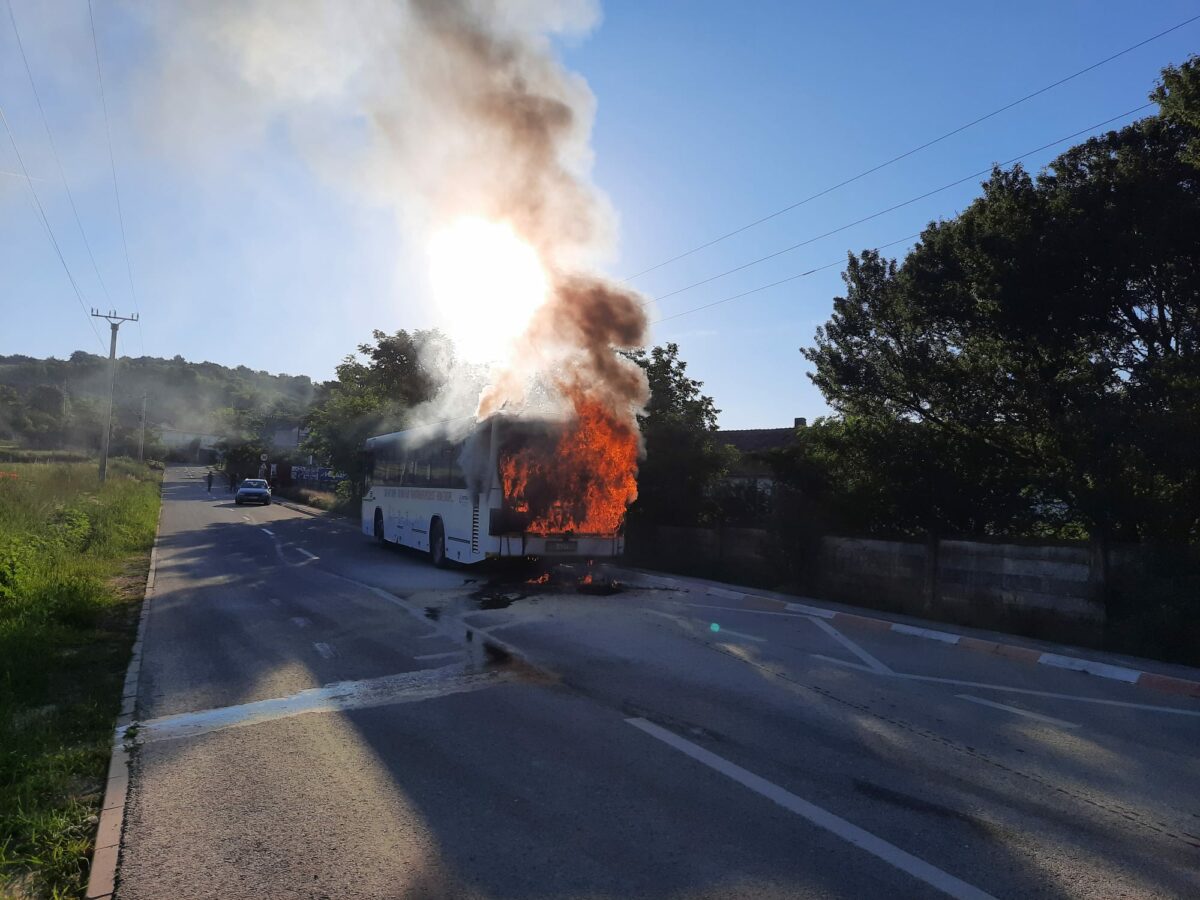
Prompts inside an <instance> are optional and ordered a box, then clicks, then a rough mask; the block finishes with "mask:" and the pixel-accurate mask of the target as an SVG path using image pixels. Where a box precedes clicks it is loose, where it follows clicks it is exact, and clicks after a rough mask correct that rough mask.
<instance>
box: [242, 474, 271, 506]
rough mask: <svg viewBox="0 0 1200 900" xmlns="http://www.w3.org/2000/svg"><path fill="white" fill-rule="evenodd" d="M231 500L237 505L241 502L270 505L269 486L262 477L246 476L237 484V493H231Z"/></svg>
mask: <svg viewBox="0 0 1200 900" xmlns="http://www.w3.org/2000/svg"><path fill="white" fill-rule="evenodd" d="M233 502H234V503H236V504H237V505H238V506H241V505H242V504H243V503H261V504H262V505H263V506H270V505H271V486H270V485H269V484H267V482H266V481H264V480H263V479H262V478H247V479H246V480H245V481H243V482H242V483H241V484H239V485H238V489H237V493H236V494H234V495H233Z"/></svg>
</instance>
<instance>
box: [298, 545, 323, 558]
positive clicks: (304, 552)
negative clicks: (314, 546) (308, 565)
mask: <svg viewBox="0 0 1200 900" xmlns="http://www.w3.org/2000/svg"><path fill="white" fill-rule="evenodd" d="M296 549H297V550H298V551H300V552H301V553H303V554H304V555H305V556H307V557H308V558H309V559H320V558H321V557H319V556H317V554H315V553H309V552H308V551H307V550H305V549H304V548H303V547H297V548H296Z"/></svg>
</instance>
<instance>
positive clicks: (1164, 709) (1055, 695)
mask: <svg viewBox="0 0 1200 900" xmlns="http://www.w3.org/2000/svg"><path fill="white" fill-rule="evenodd" d="M811 655H812V656H813V657H815V658H816V659H821V660H824V661H825V662H831V663H836V664H837V665H839V666H845V667H846V668H847V669H858V670H859V671H861V672H868V673H870V674H872V675H883V676H884V677H887V678H900V679H902V680H904V681H927V682H929V683H930V684H950V685H954V686H955V687H970V688H978V689H980V690H987V691H1003V692H1005V693H1008V694H1023V695H1025V696H1027V697H1049V698H1050V699H1052V700H1071V701H1073V702H1075V703H1095V704H1097V705H1099V706H1115V707H1118V708H1120V709H1140V710H1145V711H1146V712H1157V713H1167V714H1169V715H1174V716H1192V717H1193V718H1200V709H1179V708H1178V707H1175V706H1155V705H1154V704H1153V703H1130V702H1129V701H1127V700H1106V699H1104V698H1102V697H1081V696H1079V695H1078V694H1062V693H1059V692H1057V691H1035V690H1033V689H1032V688H1019V687H1009V686H1008V685H1005V684H988V683H987V682H984V681H964V680H962V679H960V678H939V677H937V676H936V675H909V674H907V673H906V672H874V671H872V670H871V669H868V668H867V667H866V666H860V665H859V664H858V663H852V662H847V661H846V660H844V659H835V658H834V657H832V656H823V655H821V654H820V653H813V654H811Z"/></svg>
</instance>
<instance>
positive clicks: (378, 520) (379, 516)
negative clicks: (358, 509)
mask: <svg viewBox="0 0 1200 900" xmlns="http://www.w3.org/2000/svg"><path fill="white" fill-rule="evenodd" d="M375 540H377V541H379V543H381V544H382V543H385V542H386V540H387V539H386V538H385V537H384V536H383V510H381V509H377V510H375Z"/></svg>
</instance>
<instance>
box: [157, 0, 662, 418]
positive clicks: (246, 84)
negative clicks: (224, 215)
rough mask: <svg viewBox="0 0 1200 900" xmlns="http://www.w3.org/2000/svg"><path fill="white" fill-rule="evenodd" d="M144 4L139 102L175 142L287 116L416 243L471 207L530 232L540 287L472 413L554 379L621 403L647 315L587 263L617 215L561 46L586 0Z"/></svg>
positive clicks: (567, 399) (327, 170) (563, 387)
mask: <svg viewBox="0 0 1200 900" xmlns="http://www.w3.org/2000/svg"><path fill="white" fill-rule="evenodd" d="M145 14H146V15H147V16H149V17H150V20H149V21H150V23H151V26H152V29H153V31H154V34H155V35H156V44H157V47H158V64H157V66H156V68H155V71H154V73H153V77H152V78H151V79H149V80H148V82H147V86H146V87H147V91H148V92H149V93H150V94H151V95H152V96H154V97H156V98H157V100H158V102H157V103H154V104H151V107H150V108H151V110H152V111H151V113H150V114H151V115H152V116H153V117H154V121H155V122H156V127H160V128H161V129H162V130H161V131H160V137H161V138H162V139H163V140H166V141H168V142H169V144H170V148H171V151H172V152H183V150H182V148H192V149H193V150H199V152H201V153H203V152H205V149H203V148H209V149H211V148H212V145H213V143H214V140H224V139H228V138H229V137H230V136H231V135H232V136H235V137H237V136H240V137H242V138H245V139H250V140H255V141H262V140H270V139H272V136H273V135H276V134H277V133H279V132H282V133H283V134H286V136H287V139H288V140H289V141H290V142H291V143H292V144H293V145H294V146H295V147H296V148H297V149H298V151H299V152H300V153H301V154H302V155H303V157H304V158H305V159H306V160H307V161H308V163H309V164H310V165H311V167H312V168H313V169H314V171H316V172H317V173H319V174H320V175H321V176H322V177H323V178H325V179H327V180H328V181H329V182H331V183H333V184H337V185H339V186H341V187H344V188H346V189H347V190H350V191H352V192H353V193H354V194H355V195H356V196H358V197H359V198H361V199H363V200H365V201H367V202H369V203H372V204H376V205H382V206H386V207H388V208H390V209H392V210H393V211H394V212H395V214H396V216H397V220H398V222H399V223H400V225H401V226H402V229H403V233H404V234H405V235H406V237H408V238H409V239H410V240H411V241H413V242H414V243H415V244H417V245H419V246H422V247H423V246H425V245H426V244H427V242H428V240H429V237H430V235H431V234H432V233H433V232H434V231H435V230H436V229H438V228H439V227H441V226H444V225H445V224H447V223H449V222H452V221H454V220H456V219H458V218H461V217H468V216H469V217H479V218H483V219H486V220H490V221H498V222H505V223H508V225H510V226H511V228H512V229H513V231H514V232H515V233H516V234H517V235H518V236H519V237H520V238H522V239H523V240H524V241H526V242H528V243H529V244H530V245H532V246H533V247H534V248H535V250H536V251H537V254H538V256H539V258H540V260H541V262H542V264H543V265H544V266H545V268H546V271H547V273H548V276H549V282H550V290H549V293H548V299H547V301H546V303H545V304H544V305H543V306H542V307H541V308H540V309H539V310H538V311H537V312H536V313H535V314H534V316H533V318H532V320H531V321H530V323H529V327H528V329H527V330H526V332H525V333H524V335H523V336H522V337H521V338H520V339H519V341H518V343H517V346H516V347H515V349H514V351H513V353H512V354H511V356H510V358H509V360H508V362H507V363H505V364H503V365H501V366H499V367H498V368H496V369H493V371H492V372H491V374H490V377H489V378H488V379H487V380H488V382H489V383H488V384H487V385H486V386H485V387H484V388H483V389H482V392H480V391H479V390H478V389H476V390H475V393H474V399H475V400H476V401H477V402H478V407H477V411H478V413H479V414H480V415H487V414H489V413H491V412H493V411H495V410H496V409H499V408H500V407H501V406H503V405H505V404H509V405H510V408H513V407H516V408H520V407H522V406H525V407H528V406H529V405H530V404H534V403H536V402H537V401H538V398H539V396H540V397H541V398H542V399H543V400H544V399H545V397H546V396H547V395H554V394H556V393H557V394H558V400H559V403H558V405H559V408H560V409H561V410H566V409H570V407H571V405H572V403H574V402H575V400H577V398H578V397H579V396H581V395H583V396H586V397H587V398H589V399H590V400H592V401H595V402H600V403H603V404H604V405H605V406H606V407H607V408H609V409H610V410H611V411H612V413H613V414H614V415H618V416H620V417H621V418H623V419H628V420H630V421H632V416H633V411H634V410H635V409H637V408H639V407H640V406H642V405H643V404H644V402H645V400H646V397H647V387H646V380H645V376H644V374H643V373H642V371H641V369H640V368H638V367H637V366H636V365H634V364H632V363H630V362H629V361H628V360H626V359H624V358H623V357H621V356H619V355H618V354H617V353H616V352H614V348H618V349H619V348H630V347H636V346H640V345H641V344H642V343H643V342H644V339H645V331H646V318H645V315H644V313H643V309H642V302H641V298H639V296H638V295H637V294H636V293H635V292H633V291H631V290H629V289H627V288H624V287H622V286H619V285H617V284H615V283H613V282H612V281H610V280H607V279H605V278H604V277H602V276H600V275H599V274H597V271H598V268H599V267H600V266H601V265H603V264H604V262H605V261H606V260H607V259H609V258H611V253H612V250H613V247H614V241H615V234H616V227H615V216H614V214H613V211H612V209H611V207H610V205H609V203H608V202H607V200H606V199H605V198H604V197H603V195H602V194H601V193H600V192H599V191H598V190H597V189H596V188H595V186H594V185H593V184H592V182H591V181H590V177H589V172H590V168H591V162H592V154H591V149H590V137H591V126H592V121H593V117H594V112H595V99H594V97H593V95H592V93H591V91H590V90H589V88H588V86H587V84H586V82H585V81H584V79H583V78H581V77H580V76H579V75H577V74H575V73H572V72H570V71H568V70H566V69H565V67H564V66H563V65H562V63H561V62H560V61H559V59H558V58H557V57H556V55H555V53H554V48H553V41H554V40H555V39H562V38H570V37H578V36H581V35H584V34H586V33H587V32H588V31H589V30H590V29H591V28H593V27H594V26H595V25H596V23H597V21H598V19H599V10H598V8H597V7H596V5H595V4H594V3H592V2H589V0H565V2H562V0H558V2H555V0H356V2H354V3H335V2H321V0H249V2H247V0H208V2H205V3H180V4H171V5H164V4H152V5H148V7H147V9H146V12H145ZM214 136H219V137H214ZM464 265H470V261H469V260H464ZM451 380H452V381H453V379H451ZM573 398H574V399H573ZM551 399H552V400H553V397H552V396H551ZM463 400H464V398H463V397H462V396H461V391H460V395H459V396H457V397H454V398H447V404H446V405H445V406H444V407H443V408H441V409H439V410H437V413H447V412H454V413H457V412H458V410H457V409H454V408H451V407H457V406H459V405H460V404H461V403H462V402H463ZM431 412H432V411H431Z"/></svg>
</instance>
